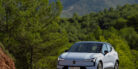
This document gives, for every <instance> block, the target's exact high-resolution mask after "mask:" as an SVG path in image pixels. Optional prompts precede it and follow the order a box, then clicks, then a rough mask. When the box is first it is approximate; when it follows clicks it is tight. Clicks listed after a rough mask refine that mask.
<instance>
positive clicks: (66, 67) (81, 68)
mask: <svg viewBox="0 0 138 69" xmlns="http://www.w3.org/2000/svg"><path fill="white" fill-rule="evenodd" d="M63 69H68V66H64V67H63ZM80 69H86V67H80Z"/></svg>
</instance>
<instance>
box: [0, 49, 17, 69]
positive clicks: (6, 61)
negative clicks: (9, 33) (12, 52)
mask: <svg viewBox="0 0 138 69" xmlns="http://www.w3.org/2000/svg"><path fill="white" fill-rule="evenodd" d="M0 69H15V65H14V62H13V60H12V59H11V58H10V57H9V56H7V55H6V54H5V52H3V50H2V48H1V47H0Z"/></svg>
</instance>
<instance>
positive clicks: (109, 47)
mask: <svg viewBox="0 0 138 69" xmlns="http://www.w3.org/2000/svg"><path fill="white" fill-rule="evenodd" d="M107 48H108V58H109V65H110V67H114V52H113V51H112V47H111V45H110V44H107Z"/></svg>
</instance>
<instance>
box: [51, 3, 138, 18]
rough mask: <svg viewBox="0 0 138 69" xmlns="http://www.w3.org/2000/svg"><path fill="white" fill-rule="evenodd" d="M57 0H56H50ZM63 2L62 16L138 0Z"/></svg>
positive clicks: (87, 12) (86, 12) (89, 11)
mask: <svg viewBox="0 0 138 69" xmlns="http://www.w3.org/2000/svg"><path fill="white" fill-rule="evenodd" d="M49 1H56V0H49ZM61 2H62V4H63V6H64V7H63V12H62V14H61V16H62V17H69V16H70V17H72V15H73V13H78V14H79V15H85V14H89V13H91V12H92V11H94V12H99V11H102V10H104V8H110V7H114V8H115V7H116V6H118V5H121V6H123V5H125V4H135V3H138V1H137V0H61Z"/></svg>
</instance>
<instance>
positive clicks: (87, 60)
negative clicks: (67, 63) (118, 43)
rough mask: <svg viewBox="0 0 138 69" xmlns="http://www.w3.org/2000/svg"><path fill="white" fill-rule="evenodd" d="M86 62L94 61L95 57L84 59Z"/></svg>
mask: <svg viewBox="0 0 138 69" xmlns="http://www.w3.org/2000/svg"><path fill="white" fill-rule="evenodd" d="M85 61H86V62H96V58H92V59H86V60H85Z"/></svg>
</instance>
